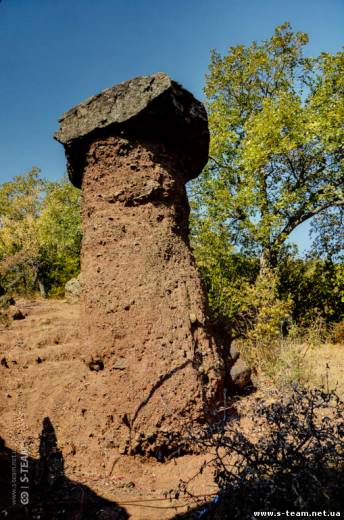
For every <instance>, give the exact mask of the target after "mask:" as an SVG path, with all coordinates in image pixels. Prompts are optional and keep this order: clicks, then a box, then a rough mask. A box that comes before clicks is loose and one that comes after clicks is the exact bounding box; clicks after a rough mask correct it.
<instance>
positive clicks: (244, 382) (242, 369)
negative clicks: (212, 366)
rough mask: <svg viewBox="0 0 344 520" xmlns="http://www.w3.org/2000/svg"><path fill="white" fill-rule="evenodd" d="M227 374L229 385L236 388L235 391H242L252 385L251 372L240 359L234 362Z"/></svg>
mask: <svg viewBox="0 0 344 520" xmlns="http://www.w3.org/2000/svg"><path fill="white" fill-rule="evenodd" d="M229 374H230V378H231V384H232V385H233V386H234V387H235V388H236V390H243V389H244V388H246V387H247V386H251V385H252V380H251V375H252V370H251V369H250V368H249V367H248V366H247V365H246V363H245V361H244V360H243V359H241V358H240V357H239V358H238V359H237V360H236V361H235V363H234V365H233V366H232V368H231V370H230V373H229Z"/></svg>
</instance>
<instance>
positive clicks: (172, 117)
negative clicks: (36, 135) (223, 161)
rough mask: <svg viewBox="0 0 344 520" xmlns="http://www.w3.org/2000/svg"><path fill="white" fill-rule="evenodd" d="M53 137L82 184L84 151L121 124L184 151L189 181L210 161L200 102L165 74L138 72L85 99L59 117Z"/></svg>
mask: <svg viewBox="0 0 344 520" xmlns="http://www.w3.org/2000/svg"><path fill="white" fill-rule="evenodd" d="M59 121H60V129H59V130H58V131H57V132H56V133H55V136H54V137H55V139H57V140H58V141H59V142H60V143H63V145H64V147H65V151H66V155H67V159H68V172H69V176H70V179H71V181H72V183H73V184H74V185H75V186H77V187H79V188H80V187H81V184H82V176H83V171H84V168H85V157H86V151H87V149H88V146H89V144H90V142H92V141H93V140H94V139H95V137H97V136H99V135H111V133H112V132H114V133H117V132H118V131H119V130H123V128H128V129H131V130H134V132H135V133H138V131H140V132H141V134H142V135H145V136H147V135H148V134H150V135H151V136H152V137H153V140H154V141H159V142H164V143H165V144H166V145H167V146H168V148H169V149H170V150H171V151H173V152H174V153H177V154H179V155H181V154H182V155H183V156H184V162H185V163H186V165H187V168H186V169H185V171H184V172H183V173H184V175H185V176H186V179H185V180H190V179H191V178H193V177H197V175H198V174H199V173H200V171H201V169H202V168H203V166H204V165H205V163H206V162H207V160H208V145H209V131H208V122H207V114H206V111H205V109H204V106H203V104H202V103H200V102H199V101H197V100H196V99H195V98H194V97H193V95H192V94H191V93H190V92H188V91H187V90H185V89H183V88H182V87H181V86H180V85H179V84H178V83H176V82H175V81H173V80H172V79H171V78H170V77H169V76H168V75H167V74H164V73H162V72H158V73H157V74H153V75H152V76H140V77H137V78H134V79H132V80H129V81H125V82H123V83H120V84H118V85H115V86H114V87H112V88H109V89H107V90H104V91H103V92H101V93H100V94H98V95H96V96H94V97H92V98H89V99H87V100H86V101H84V102H83V103H80V104H79V105H77V106H76V107H74V108H72V109H71V110H69V111H68V112H66V113H65V114H63V116H62V117H61V119H60V120H59Z"/></svg>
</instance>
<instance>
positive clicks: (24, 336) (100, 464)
mask: <svg viewBox="0 0 344 520" xmlns="http://www.w3.org/2000/svg"><path fill="white" fill-rule="evenodd" d="M17 304H18V307H19V308H20V309H21V311H22V313H23V314H24V316H25V319H21V320H11V322H10V324H9V326H5V325H3V324H1V325H0V358H1V364H0V391H1V400H0V437H1V438H2V439H3V440H4V441H5V444H6V447H8V448H10V449H11V450H15V451H17V452H19V453H20V452H23V451H27V452H28V454H29V455H30V457H32V458H33V459H35V460H37V461H38V460H39V458H40V456H41V453H42V452H41V451H40V437H41V432H42V424H43V420H44V418H46V417H48V418H49V419H50V422H51V428H52V430H53V432H54V435H55V436H56V440H57V449H58V450H60V452H61V456H62V458H63V465H64V475H65V477H66V479H68V481H69V482H72V483H73V484H75V486H77V487H78V486H79V487H80V489H82V487H81V486H87V489H88V488H89V489H90V490H91V491H92V492H93V493H94V494H96V495H97V496H98V497H102V498H103V499H106V500H108V501H110V502H111V503H116V504H117V505H118V506H121V507H123V508H124V509H125V510H126V512H127V514H128V515H129V517H130V518H132V519H134V520H155V519H156V520H158V519H159V520H160V519H161V520H164V519H171V518H174V517H175V515H176V514H177V513H182V512H184V511H186V510H187V507H188V506H192V503H190V502H189V503H188V501H187V500H186V499H185V498H183V497H182V498H180V499H177V500H170V499H169V498H168V497H169V492H170V491H171V490H175V489H177V487H178V483H179V481H180V480H181V479H183V480H188V479H190V478H191V477H192V476H193V475H196V474H197V473H198V470H199V468H200V467H201V465H202V463H203V462H204V461H205V460H208V459H209V457H210V454H208V455H207V454H199V455H185V456H180V457H178V456H176V457H171V458H170V459H169V460H167V461H165V462H163V463H162V462H158V461H156V460H154V459H145V458H142V457H140V456H127V455H123V454H121V453H120V449H119V447H118V446H116V442H115V443H114V442H112V440H111V438H110V436H109V434H108V429H110V430H111V427H110V426H111V418H109V428H107V425H106V424H104V425H101V427H102V428H103V431H104V434H103V436H102V437H100V438H96V436H95V435H94V433H93V431H92V430H93V429H94V430H96V428H95V425H98V417H97V414H96V413H94V412H93V413H92V414H89V413H88V410H94V409H95V404H96V403H97V395H98V394H99V393H102V395H103V394H106V391H107V390H106V384H105V383H106V381H105V380H103V379H102V374H101V372H97V371H93V372H92V377H91V380H89V379H87V381H88V384H86V386H85V375H86V374H87V376H89V368H88V367H87V366H86V365H85V363H83V362H82V361H81V355H80V353H81V351H80V349H82V345H80V343H79V339H78V318H79V306H78V304H70V303H67V302H66V301H64V300H31V301H18V302H17ZM342 354H343V346H342V345H324V346H319V347H316V348H313V349H309V351H308V352H307V354H306V355H307V358H308V361H309V367H310V370H311V372H312V380H314V382H317V383H320V384H321V383H324V382H326V380H325V379H324V378H326V379H328V381H329V386H330V387H331V388H333V387H335V386H337V390H338V393H339V394H340V395H344V387H343V384H344V383H343V381H342V378H341V374H342V373H343V364H344V361H343V356H342ZM337 383H338V384H337ZM260 397H261V392H257V393H256V394H254V395H251V396H248V397H243V398H242V399H241V402H240V403H239V410H240V414H239V416H240V415H241V417H240V419H239V420H240V421H241V424H242V428H243V429H245V428H247V424H246V423H245V421H246V417H245V410H249V409H250V402H252V400H253V399H258V398H260ZM171 398H172V396H171ZM69 399H70V406H68V407H67V406H66V402H67V403H68V402H69ZM237 409H238V408H237ZM82 418H84V423H83V422H82V420H81V419H82ZM98 426H99V425H98ZM76 436H78V443H79V445H80V439H81V440H82V442H81V446H82V448H81V449H79V450H76V447H75V442H74V441H73V439H75V437H76ZM0 462H1V461H0ZM192 489H193V491H194V493H195V494H197V495H207V496H206V497H205V500H209V499H211V497H212V496H213V495H214V494H216V491H217V490H216V486H215V484H214V482H213V478H212V475H211V472H210V470H209V469H207V470H206V471H205V472H204V473H203V474H202V475H199V476H198V477H197V478H196V479H195V480H194V482H193V484H192ZM73 518H74V517H73ZM75 518H77V516H75ZM80 518H81V517H80ZM82 518H83V517H82ZM95 518H98V516H96V517H95ZM99 518H121V517H105V516H104V517H99ZM126 518H128V516H127V517H126Z"/></svg>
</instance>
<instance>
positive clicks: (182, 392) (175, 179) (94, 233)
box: [55, 73, 224, 458]
mask: <svg viewBox="0 0 344 520" xmlns="http://www.w3.org/2000/svg"><path fill="white" fill-rule="evenodd" d="M55 137H56V139H57V140H58V141H60V142H61V143H62V144H63V145H64V147H65V151H66V156H67V160H68V171H69V176H70V179H71V181H72V183H73V184H74V185H75V186H78V187H81V188H82V220H83V232H84V235H83V236H84V238H83V244H82V257H81V272H82V277H83V291H82V294H81V324H80V325H81V329H80V330H81V332H80V334H81V341H82V348H83V352H84V360H85V363H86V364H87V365H88V366H89V368H90V374H92V377H101V378H102V384H104V383H105V381H106V382H107V383H106V385H107V389H108V392H107V395H106V399H105V398H104V406H102V408H101V409H99V410H98V411H97V413H99V414H100V415H101V414H103V415H104V417H105V416H107V415H109V414H111V417H112V418H113V419H112V422H111V428H112V431H113V437H114V438H116V440H117V439H119V441H118V442H119V445H120V448H121V451H122V452H127V453H144V454H151V455H154V456H157V457H158V458H159V457H161V456H163V454H164V453H167V452H172V451H173V450H176V449H178V447H180V442H181V441H180V439H181V436H182V432H183V430H184V429H185V428H187V427H188V425H189V424H190V422H199V423H204V422H205V421H207V420H210V419H211V418H212V413H213V410H214V408H215V407H216V402H217V401H218V400H219V399H221V396H222V395H223V390H222V389H223V377H224V374H223V362H222V359H221V356H220V354H219V351H218V347H217V344H216V341H215V340H214V337H213V335H212V331H211V329H210V326H209V321H208V317H207V311H206V303H205V302H206V298H205V294H204V291H203V288H202V285H201V281H200V277H199V274H198V271H197V268H196V265H195V262H194V259H193V256H192V253H191V250H190V247H189V241H188V232H189V230H188V216H189V204H188V199H187V195H186V190H185V183H186V182H187V181H188V180H190V179H192V178H194V177H196V176H197V175H198V174H199V173H200V171H201V170H202V168H203V167H204V165H205V164H206V161H207V158H208V145H209V132H208V123H207V115H206V112H205V109H204V107H203V105H202V104H201V103H200V102H199V101H197V100H196V99H195V98H194V97H193V96H192V94H190V93H189V92H187V91H186V90H185V89H183V88H182V87H181V86H180V85H178V84H177V83H176V82H174V81H172V80H171V79H170V78H169V77H168V76H167V75H166V74H163V73H158V74H155V75H153V76H149V77H139V78H135V79H133V80H131V81H127V82H125V83H122V84H120V85H117V86H115V87H113V88H111V89H108V90H106V91H104V92H102V93H100V94H99V95H97V96H94V97H93V98H91V99H89V100H87V101H86V102H84V103H81V104H80V105H78V106H77V107H75V108H73V109H71V110H70V111H69V112H67V113H66V114H65V115H64V116H63V117H62V119H61V120H60V129H59V131H58V132H57V133H56V134H55ZM95 367H96V368H95Z"/></svg>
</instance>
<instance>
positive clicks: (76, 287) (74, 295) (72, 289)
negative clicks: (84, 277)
mask: <svg viewBox="0 0 344 520" xmlns="http://www.w3.org/2000/svg"><path fill="white" fill-rule="evenodd" d="M80 294H81V282H80V275H79V276H78V277H76V278H71V279H70V280H68V282H67V283H66V285H65V298H66V300H67V301H68V302H69V303H76V302H78V301H79V299H80Z"/></svg>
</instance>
